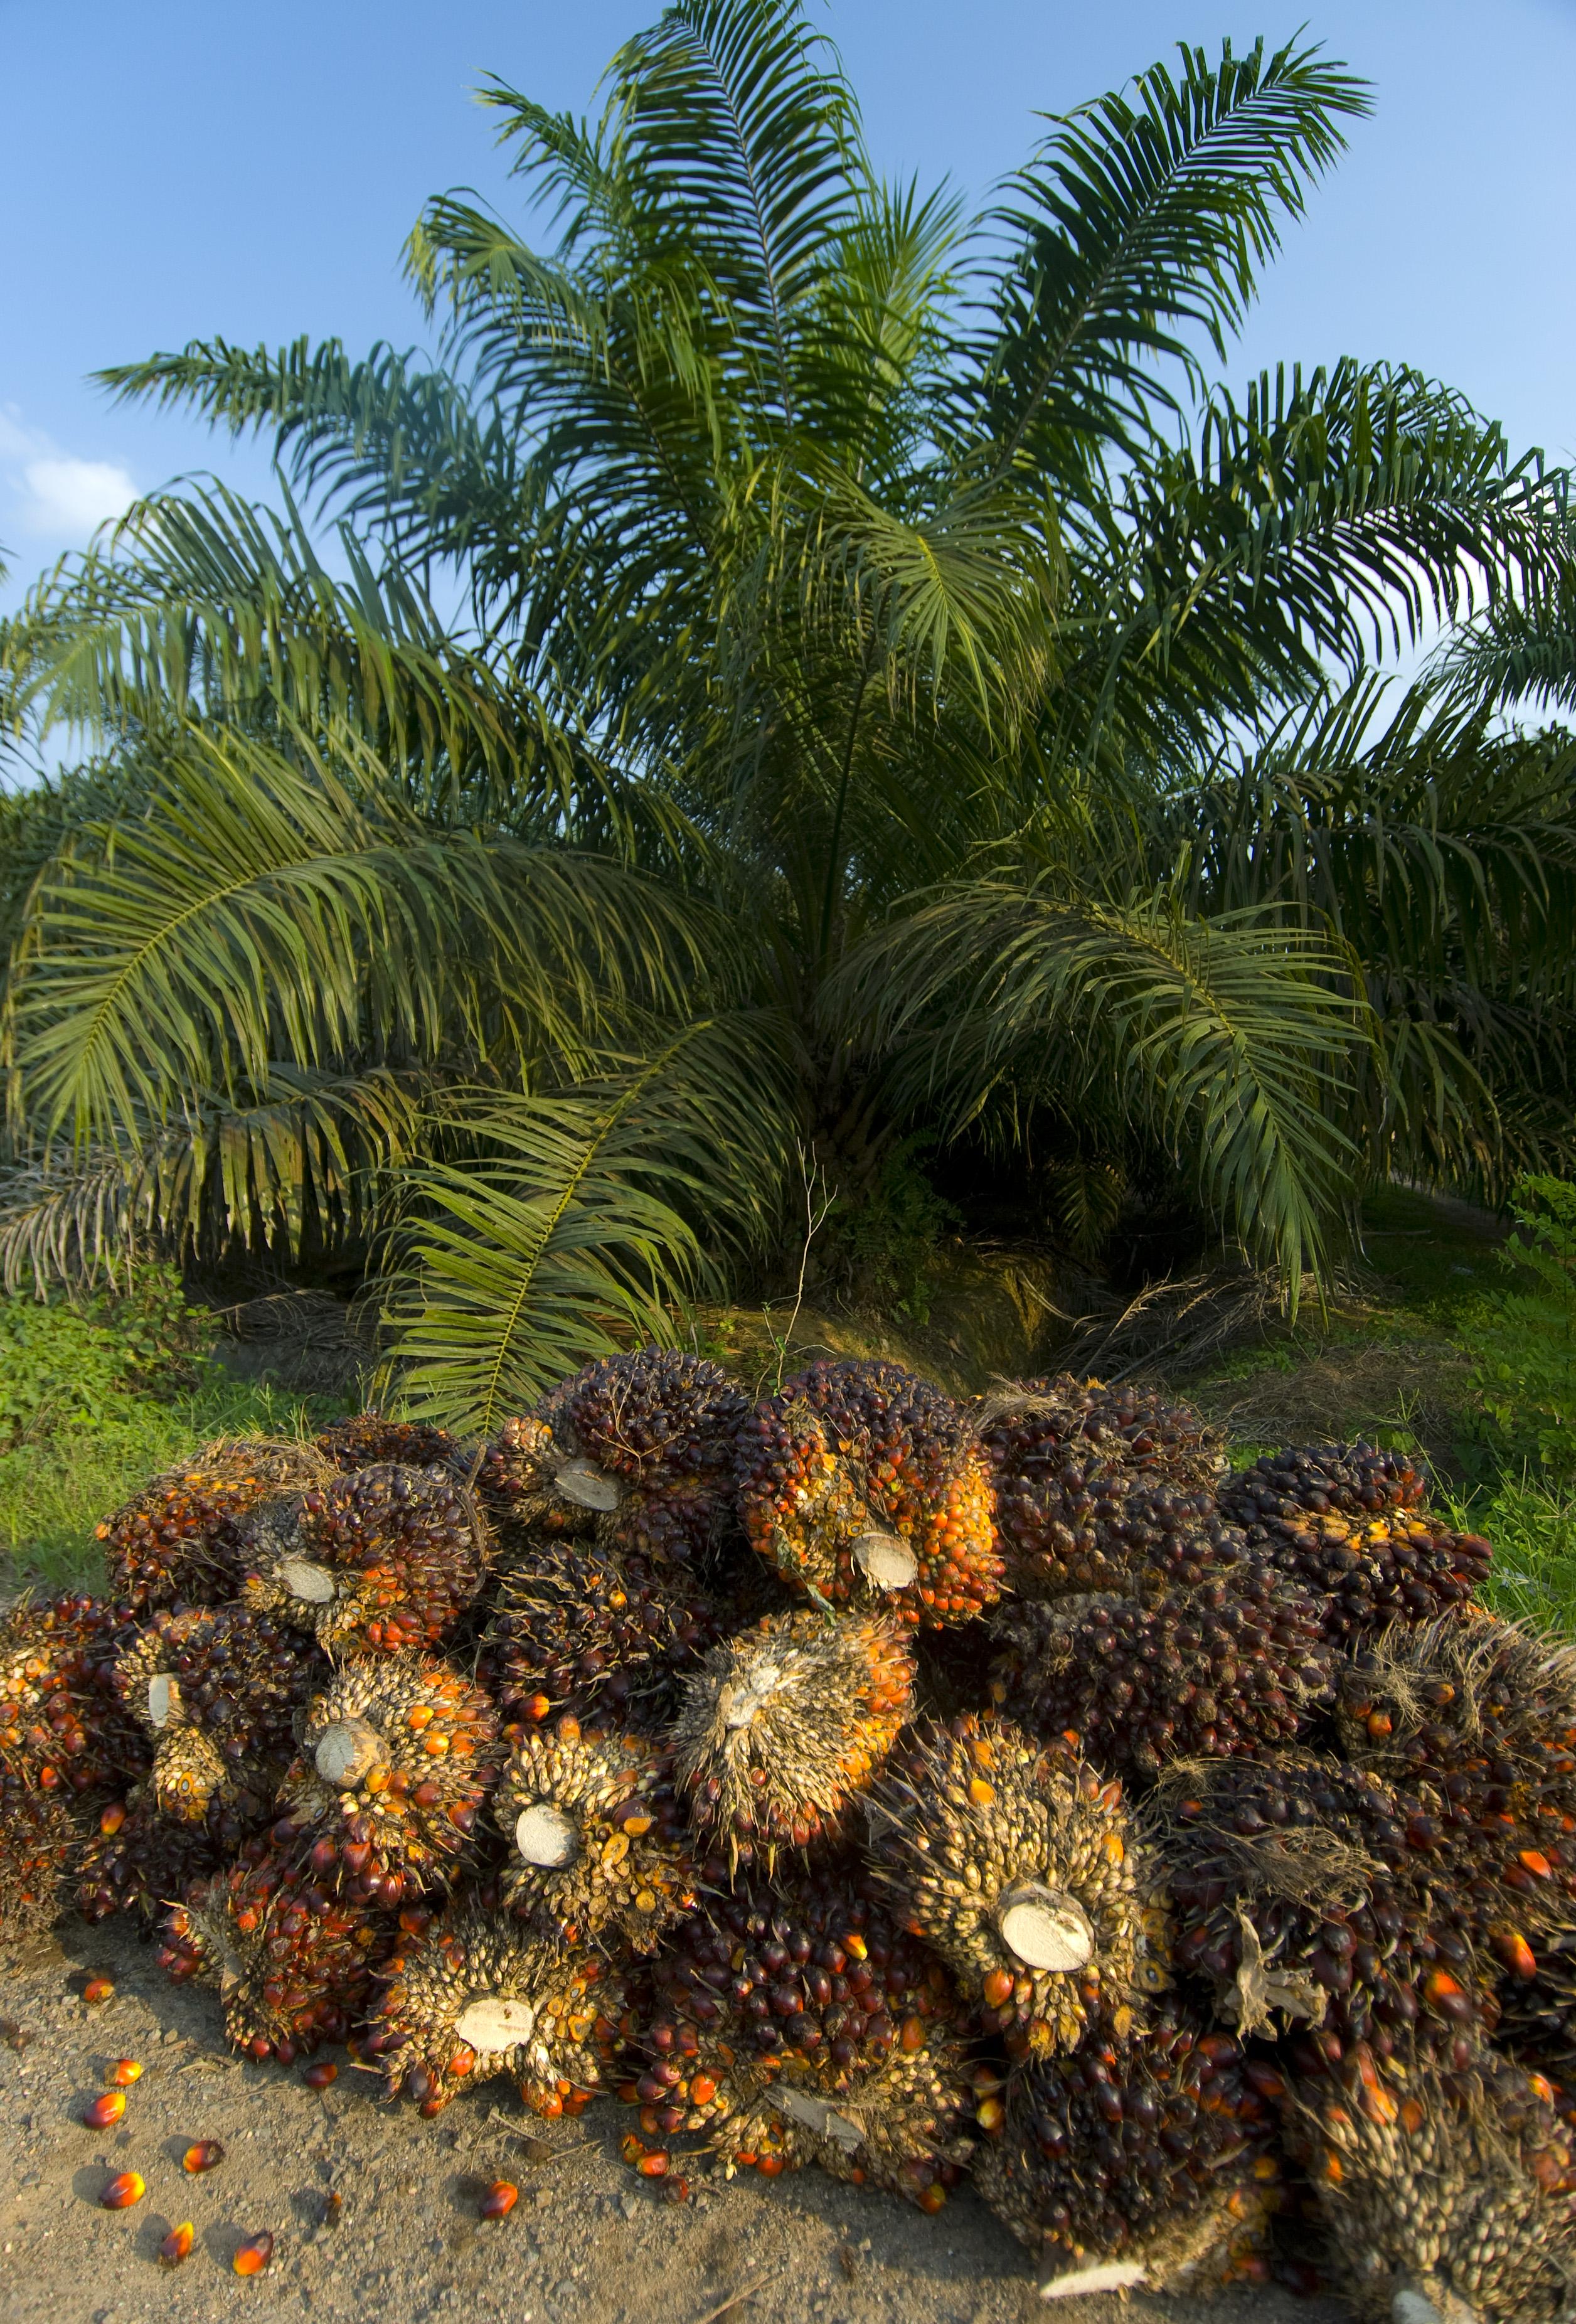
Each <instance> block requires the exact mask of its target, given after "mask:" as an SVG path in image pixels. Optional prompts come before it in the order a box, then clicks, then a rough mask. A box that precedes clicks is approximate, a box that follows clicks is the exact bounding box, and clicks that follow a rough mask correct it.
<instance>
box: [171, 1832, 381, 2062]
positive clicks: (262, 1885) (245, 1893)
mask: <svg viewBox="0 0 1576 2324" xmlns="http://www.w3.org/2000/svg"><path fill="white" fill-rule="evenodd" d="M387 1930H388V1923H386V1922H385V1921H384V1920H382V1918H381V1917H380V1916H379V1915H377V1914H373V1913H371V1912H369V1911H368V1910H367V1908H366V1906H365V1905H364V1904H353V1903H351V1902H350V1901H349V1900H348V1899H347V1898H345V1897H342V1896H336V1895H334V1894H333V1893H332V1890H331V1889H330V1888H328V1887H327V1886H325V1885H324V1883H323V1882H321V1881H319V1880H318V1879H316V1878H314V1877H312V1875H311V1874H310V1873H309V1872H306V1871H302V1870H300V1869H297V1868H295V1867H292V1866H291V1865H290V1862H289V1861H288V1860H287V1858H285V1856H283V1855H282V1854H281V1851H280V1849H279V1848H278V1847H277V1846H275V1845H273V1844H272V1843H271V1842H259V1841H253V1842H250V1843H248V1844H247V1845H246V1846H245V1847H244V1848H243V1849H242V1851H241V1855H240V1858H239V1859H238V1860H237V1861H236V1862H235V1864H234V1865H232V1866H231V1867H230V1868H229V1869H228V1870H227V1871H226V1872H222V1873H219V1874H217V1876H216V1877H214V1878H213V1879H211V1880H208V1881H198V1882H197V1883H195V1884H194V1885H193V1886H192V1887H191V1889H190V1890H189V1893H188V1895H187V1896H186V1899H185V1901H184V1902H183V1903H182V1904H177V1905H176V1906H175V1907H174V1908H173V1909H172V1911H171V1913H170V1914H169V1916H168V1918H167V1919H166V1921H165V1923H164V1941H163V1943H162V1944H161V1948H160V1950H159V1964H160V1967H161V1969H164V1970H165V1972H166V1973H167V1974H168V1976H169V1977H170V1978H171V1981H172V1982H173V1983H175V1984H177V1985H180V1984H184V1983H185V1982H186V1981H187V1979H188V1978H194V1977H200V1978H203V1979H204V1981H205V1982H207V1983H208V1984H210V1985H217V1987H218V1989H219V1993H220V1997H221V1998H222V2000H223V2003H224V2012H225V2032H226V2035H227V2037H228V2039H229V2040H230V2041H231V2042H232V2043H234V2045H235V2048H236V2049H238V2050H244V2051H245V2052H246V2053H247V2054H248V2056H250V2057H253V2058H257V2059H263V2058H270V2057H272V2058H277V2059H278V2060H279V2061H280V2063H281V2065H285V2066H288V2065H290V2064H291V2063H292V2062H293V2061H294V2060H295V2059H297V2058H298V2057H305V2056H307V2055H309V2053H310V2052H312V2051H313V2050H315V2049H317V2048H318V2044H319V2043H323V2042H343V2041H344V2040H345V2038H346V2035H347V2034H348V2033H349V2032H350V2030H351V2027H352V2026H353V2025H354V2024H355V2022H356V2020H357V2018H358V2017H359V2016H360V2015H361V2013H362V2009H363V2007H364V2003H365V2001H366V1997H367V1993H368V1990H369V1987H370V1986H371V1982H372V1971H373V1963H374V1961H375V1960H377V1958H378V1956H379V1954H380V1952H381V1951H382V1950H383V1949H384V1947H385V1946H386V1943H387Z"/></svg>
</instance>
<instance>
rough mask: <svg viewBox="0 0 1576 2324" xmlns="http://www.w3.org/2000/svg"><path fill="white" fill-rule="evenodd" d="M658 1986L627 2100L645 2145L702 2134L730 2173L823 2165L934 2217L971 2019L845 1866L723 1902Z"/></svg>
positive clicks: (947, 1983)
mask: <svg viewBox="0 0 1576 2324" xmlns="http://www.w3.org/2000/svg"><path fill="white" fill-rule="evenodd" d="M650 1991H651V1996H652V1998H651V2001H650V2006H649V2007H648V2009H647V2010H646V2012H645V2013H644V2015H643V2016H642V2019H641V2025H640V2029H639V2033H638V2036H637V2040H636V2044H635V2047H636V2050H637V2052H638V2054H639V2058H640V2060H641V2061H642V2063H641V2070H640V2072H639V2075H638V2079H635V2080H630V2081H628V2082H626V2083H625V2084H623V2085H622V2090H621V2095H622V2096H624V2097H625V2098H628V2099H630V2100H631V2103H633V2104H635V2105H638V2106H639V2107H640V2108H641V2131H642V2132H643V2133H644V2134H645V2135H646V2136H647V2137H650V2138H658V2139H664V2140H668V2139H672V2138H674V2137H675V2136H677V2135H679V2134H681V2133H687V2134H689V2135H700V2136H702V2137H704V2139H705V2144H706V2145H707V2147H708V2148H709V2149H710V2151H711V2152H713V2153H715V2154H717V2155H719V2156H720V2157H721V2158H722V2159H723V2163H724V2165H725V2166H726V2168H727V2169H728V2171H729V2173H730V2175H731V2174H732V2172H733V2170H734V2169H738V2168H744V2169H749V2168H754V2169H757V2170H759V2171H760V2172H762V2173H763V2175H765V2176H766V2177H769V2178H771V2177H775V2176H776V2175H777V2174H778V2173H779V2172H781V2171H783V2170H786V2169H789V2168H793V2167H797V2164H798V2163H803V2162H807V2161H819V2162H823V2163H825V2164H826V2165H827V2167H828V2168H831V2169H833V2170H834V2171H835V2172H837V2174H838V2175H839V2176H842V2177H845V2178H851V2179H855V2180H856V2181H857V2180H858V2178H859V2175H860V2174H861V2173H864V2174H865V2175H866V2176H867V2177H868V2178H870V2179H871V2182H872V2183H875V2184H879V2185H881V2186H885V2187H889V2188H890V2189H891V2190H893V2191H894V2192H897V2193H900V2194H906V2195H908V2197H909V2198H910V2199H912V2200H915V2201H917V2202H919V2203H921V2204H922V2206H923V2208H925V2209H935V2208H936V2207H937V2205H938V2204H939V2201H940V2200H941V2199H942V2197H943V2196H944V2195H945V2190H946V2189H947V2187H948V2186H950V2185H951V2184H953V2183H954V2180H955V2177H956V2175H957V2170H958V2165H959V2163H960V2162H961V2160H962V2155H963V2148H962V2146H961V2144H960V2127H961V2125H962V2122H963V2118H964V2116H965V2115H966V2114H967V2113H969V2112H971V2111H972V2106H973V2102H974V2091H973V2081H972V2070H971V2068H970V2067H969V2065H968V2062H967V2052H966V2048H965V2043H966V2039H967V2036H968V2034H969V2033H971V2032H972V2026H971V2024H970V2020H969V2017H968V2014H967V2011H966V2008H965V2006H964V2005H963V2000H962V1998H961V1997H960V1995H959V1993H958V1991H957V1988H956V1986H955V1985H954V1980H953V1978H951V1976H950V1975H949V1973H948V1971H947V1969H945V1966H944V1964H943V1963H942V1962H941V1961H939V1960H937V1959H936V1957H935V1954H934V1953H931V1952H929V1951H927V1950H926V1948H925V1947H924V1946H923V1945H922V1944H920V1943H919V1942H918V1941H917V1940H916V1939H915V1938H914V1937H913V1936H912V1935H911V1934H910V1933H909V1932H907V1931H905V1930H904V1929H902V1928H901V1927H900V1926H899V1924H898V1923H897V1922H896V1921H895V1920H894V1919H893V1917H892V1916H891V1914H889V1913H888V1912H887V1911H886V1910H885V1909H884V1908H883V1907H882V1906H881V1904H880V1903H879V1901H876V1900H874V1899H872V1897H871V1895H868V1894H867V1893H865V1891H864V1888H863V1886H862V1882H861V1879H860V1877H859V1876H858V1874H857V1872H855V1871H854V1870H853V1868H852V1867H849V1866H847V1865H843V1864H828V1865H824V1866H822V1867H820V1868H818V1869H816V1870H814V1871H808V1870H807V1871H805V1872H804V1873H802V1874H800V1875H799V1876H797V1877H796V1878H794V1879H793V1880H791V1881H788V1882H783V1883H779V1884H777V1885H774V1886H765V1885H763V1884H755V1885H751V1886H746V1887H743V1888H742V1889H740V1890H737V1891H735V1892H734V1893H733V1894H732V1895H724V1894H719V1895H716V1896H715V1897H714V1899H713V1900H712V1902H711V1904H710V1905H709V1907H708V1909H707V1910H706V1911H705V1912H703V1913H701V1914H696V1915H695V1916H693V1917H692V1918H691V1919H689V1920H687V1921H685V1922H683V1923H680V1924H679V1926H678V1927H677V1930H676V1931H675V1932H674V1933H673V1935H672V1937H671V1939H670V1941H669V1942H668V1945H667V1946H666V1947H665V1948H664V1950H663V1951H662V1952H661V1953H660V1954H659V1956H658V1958H657V1960H656V1961H655V1963H654V1964H653V1968H652V1972H651V1987H650ZM833 2117H835V2118H833ZM929 2190H936V2191H935V2192H934V2193H932V2192H930V2191H929Z"/></svg>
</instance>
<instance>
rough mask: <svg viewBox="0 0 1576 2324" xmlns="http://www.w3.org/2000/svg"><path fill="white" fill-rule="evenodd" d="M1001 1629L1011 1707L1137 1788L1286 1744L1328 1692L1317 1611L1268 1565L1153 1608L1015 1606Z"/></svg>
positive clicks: (1104, 1600) (1120, 1602)
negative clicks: (1167, 1771) (1185, 1763)
mask: <svg viewBox="0 0 1576 2324" xmlns="http://www.w3.org/2000/svg"><path fill="white" fill-rule="evenodd" d="M992 1628H993V1631H994V1633H995V1636H996V1637H998V1639H999V1640H1000V1643H1001V1645H1002V1646H1003V1648H1004V1652H1003V1654H1002V1655H1001V1658H1000V1662H999V1663H998V1665H997V1666H996V1672H995V1679H994V1685H993V1692H995V1695H996V1698H997V1700H998V1701H1000V1703H1001V1704H1002V1706H1003V1708H1004V1709H1005V1710H1006V1711H1008V1712H1009V1714H1010V1715H1011V1716H1012V1717H1013V1718H1015V1719H1018V1720H1021V1721H1022V1723H1023V1724H1024V1725H1025V1726H1026V1727H1028V1728H1030V1729H1033V1730H1035V1731H1037V1732H1038V1733H1041V1734H1047V1735H1054V1734H1060V1733H1063V1732H1065V1731H1068V1730H1071V1731H1072V1732H1074V1733H1075V1734H1076V1735H1077V1736H1078V1738H1080V1741H1081V1742H1082V1744H1083V1748H1084V1750H1085V1751H1086V1752H1087V1753H1088V1754H1089V1756H1090V1757H1091V1758H1092V1759H1093V1760H1094V1761H1095V1762H1096V1764H1097V1765H1098V1766H1102V1767H1105V1768H1108V1769H1109V1770H1111V1772H1112V1773H1115V1774H1121V1775H1130V1776H1135V1777H1138V1778H1139V1779H1140V1780H1142V1779H1145V1778H1148V1777H1151V1776H1153V1775H1157V1773H1158V1771H1159V1770H1160V1768H1161V1767H1163V1766H1165V1765H1166V1763H1167V1762H1168V1761H1169V1760H1172V1759H1179V1758H1184V1757H1193V1756H1195V1755H1196V1756H1199V1757H1206V1758H1213V1757H1230V1756H1231V1755H1233V1754H1235V1753H1238V1752H1242V1751H1261V1750H1264V1749H1265V1748H1267V1747H1270V1746H1272V1745H1275V1744H1279V1743H1289V1742H1290V1741H1292V1740H1293V1739H1294V1738H1295V1737H1296V1736H1297V1735H1299V1734H1300V1733H1301V1732H1302V1730H1303V1729H1304V1726H1305V1725H1306V1723H1307V1721H1308V1720H1309V1718H1310V1716H1311V1715H1312V1713H1313V1711H1314V1710H1315V1709H1316V1708H1317V1706H1318V1705H1319V1704H1320V1703H1321V1702H1322V1701H1324V1700H1325V1699H1326V1698H1327V1696H1328V1693H1329V1687H1330V1655H1329V1651H1328V1649H1327V1648H1326V1647H1325V1646H1324V1645H1323V1641H1322V1638H1321V1636H1320V1625H1319V1614H1318V1609H1317V1608H1316V1607H1315V1606H1314V1604H1313V1600H1311V1599H1310V1598H1309V1597H1308V1596H1306V1595H1305V1594H1304V1592H1303V1591H1299V1590H1296V1589H1295V1588H1293V1587H1292V1586H1291V1585H1289V1584H1288V1583H1286V1582H1285V1581H1283V1580H1282V1579H1281V1578H1280V1577H1279V1576H1277V1575H1276V1573H1275V1572H1274V1571H1273V1569H1271V1568H1269V1567H1267V1566H1264V1565H1261V1564H1259V1563H1257V1562H1254V1563H1251V1564H1249V1565H1248V1566H1246V1567H1244V1568H1242V1569H1240V1570H1239V1571H1237V1572H1234V1573H1233V1574H1231V1575H1230V1578H1229V1579H1228V1578H1227V1577H1226V1576H1224V1575H1217V1576H1215V1577H1214V1578H1213V1579H1212V1580H1210V1581H1208V1582H1203V1583H1201V1584H1200V1586H1199V1587H1198V1588H1197V1589H1195V1590H1190V1591H1171V1590H1167V1591H1164V1592H1162V1593H1161V1594H1160V1595H1159V1596H1158V1597H1155V1598H1151V1599H1148V1600H1145V1599H1142V1598H1138V1597H1120V1598H1119V1597H1106V1596H1103V1595H1102V1596H1096V1597H1092V1598H1083V1599H1080V1598H1064V1599H1058V1600H1054V1601H1053V1602H1052V1603H1050V1604H1047V1605H1029V1606H1016V1607H1014V1608H1012V1609H1010V1610H1009V1611H1003V1612H1002V1613H1000V1614H999V1615H997V1616H996V1617H995V1618H994V1620H993V1623H992Z"/></svg>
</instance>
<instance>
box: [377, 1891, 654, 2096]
mask: <svg viewBox="0 0 1576 2324" xmlns="http://www.w3.org/2000/svg"><path fill="white" fill-rule="evenodd" d="M379 1980H380V1984H379V1993H378V1997H377V1999H376V2001H375V2003H374V2004H373V2008H372V2010H371V2012H370V2013H369V2015H370V2023H371V2025H372V2032H371V2033H370V2034H369V2035H368V2036H367V2037H366V2039H365V2040H364V2042H363V2043H362V2052H363V2055H364V2056H365V2057H366V2058H368V2059H369V2060H372V2061H375V2062H377V2063H378V2064H379V2065H381V2067H382V2071H383V2073H384V2076H385V2078H386V2080H387V2083H388V2090H389V2095H390V2097H391V2098H392V2097H396V2096H397V2095H398V2094H399V2093H400V2091H401V2090H403V2091H404V2092H405V2094H406V2096H407V2097H410V2098H415V2099H417V2100H418V2101H419V2105H420V2107H421V2111H422V2113H423V2114H425V2115H434V2114H438V2113H439V2112H441V2110H442V2108H443V2107H446V2106H447V2104H448V2102H449V2100H450V2099H451V2098H456V2097H457V2096H458V2095H459V2094H460V2092H461V2091H462V2090H465V2089H471V2088H473V2087H474V2086H475V2085H476V2084H478V2083H481V2082H484V2081H487V2080H491V2078H492V2077H493V2075H495V2074H507V2075H509V2076H510V2077H511V2078H512V2080H513V2081H514V2082H515V2083H516V2085H517V2086H518V2088H519V2090H520V2095H521V2098H522V2099H523V2100H524V2102H525V2104H526V2105H527V2106H528V2107H530V2109H531V2111H532V2112H533V2113H535V2114H539V2115H546V2116H558V2115H576V2114H578V2113H579V2112H580V2110H581V2108H582V2107H584V2106H585V2104H586V2103H587V2101H588V2100H589V2099H590V2098H592V2097H593V2096H594V2094H595V2092H596V2090H597V2089H599V2088H600V2087H601V2085H602V2082H603V2080H604V2078H605V2076H606V2074H607V2072H608V2070H609V2068H610V2066H611V2063H612V2061H613V2054H614V2052H615V2050H616V2048H617V2045H618V2043H619V2041H620V2039H621V2034H622V2031H623V2030H625V2029H624V2026H623V2023H622V2021H623V2020H624V2018H625V2015H626V2009H627V2003H626V1997H625V1992H624V1982H623V1978H622V1975H621V1974H620V1972H619V1970H618V1969H616V1968H614V1967H613V1965H612V1964H610V1963H609V1962H608V1961H607V1960H604V1958H603V1956H602V1955H601V1954H600V1953H597V1952H594V1951H589V1950H571V1949H569V1948H567V1947H566V1946H564V1945H563V1944H560V1943H558V1942H556V1941H551V1940H544V1939H542V1938H539V1937H535V1936H532V1935H530V1933H529V1932H527V1931H526V1930H525V1929H524V1928H522V1927H521V1923H519V1922H518V1921H516V1920H514V1919H512V1917H510V1916H507V1915H500V1914H495V1913H489V1912H485V1911H484V1910H482V1909H480V1908H479V1907H478V1906H477V1905H476V1904H474V1903H472V1904H463V1905H456V1906H455V1907H454V1908H452V1909H451V1910H450V1911H449V1912H447V1913H446V1914H441V1915H440V1916H439V1917H438V1918H437V1919H435V1920H433V1921H431V1922H429V1923H428V1925H427V1926H426V1927H425V1928H424V1929H422V1930H420V1931H419V1932H417V1933H414V1934H403V1933H402V1934H401V1939H400V1941H399V1943H398V1944H397V1945H396V1947H395V1949H394V1950H393V1952H392V1954H391V1955H390V1957H389V1959H388V1960H387V1961H386V1962H385V1964H384V1966H383V1967H382V1969H381V1970H380V1971H379Z"/></svg>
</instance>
